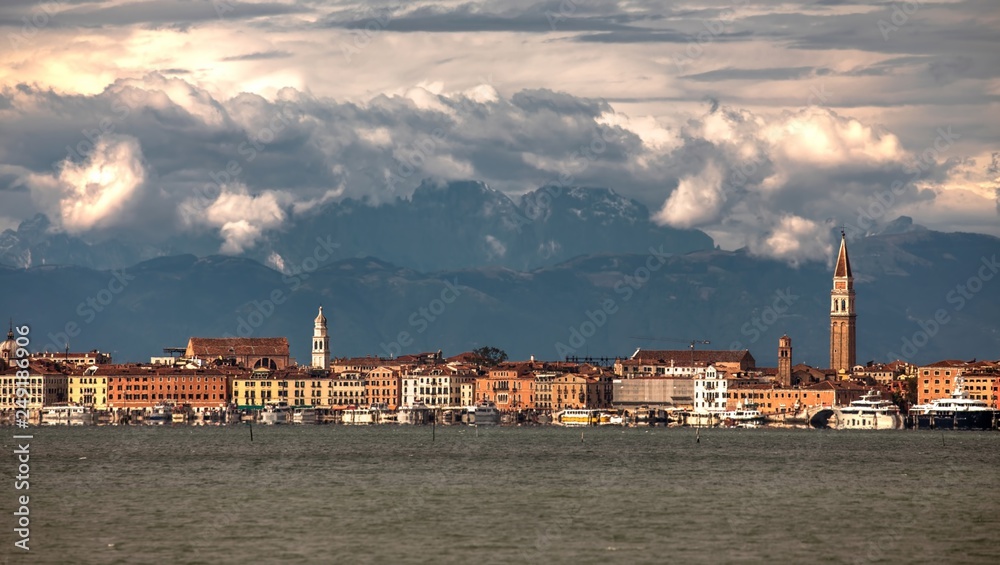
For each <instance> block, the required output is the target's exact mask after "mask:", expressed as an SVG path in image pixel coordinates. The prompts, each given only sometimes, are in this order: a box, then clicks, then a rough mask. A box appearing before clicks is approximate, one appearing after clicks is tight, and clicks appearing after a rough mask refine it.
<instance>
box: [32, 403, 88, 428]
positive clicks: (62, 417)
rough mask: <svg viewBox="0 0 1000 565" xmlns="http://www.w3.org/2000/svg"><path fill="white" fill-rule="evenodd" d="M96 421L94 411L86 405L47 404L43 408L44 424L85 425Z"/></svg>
mask: <svg viewBox="0 0 1000 565" xmlns="http://www.w3.org/2000/svg"><path fill="white" fill-rule="evenodd" d="M93 423H94V411H93V410H92V409H91V408H88V407H86V406H73V405H67V406H46V407H45V408H43V409H42V425H44V426H58V425H66V426H84V425H90V424H93Z"/></svg>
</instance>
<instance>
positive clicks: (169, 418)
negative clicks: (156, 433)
mask: <svg viewBox="0 0 1000 565" xmlns="http://www.w3.org/2000/svg"><path fill="white" fill-rule="evenodd" d="M173 416H174V406H173V404H170V403H169V402H160V403H157V404H156V405H154V406H153V407H152V408H150V409H149V413H148V414H147V415H146V417H145V418H144V421H145V422H146V423H147V424H152V425H155V426H162V425H163V424H169V423H171V422H173Z"/></svg>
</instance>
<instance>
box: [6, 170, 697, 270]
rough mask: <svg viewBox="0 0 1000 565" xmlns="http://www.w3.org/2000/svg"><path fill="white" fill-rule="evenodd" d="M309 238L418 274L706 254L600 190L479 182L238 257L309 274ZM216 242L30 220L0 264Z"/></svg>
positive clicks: (367, 208)
mask: <svg viewBox="0 0 1000 565" xmlns="http://www.w3.org/2000/svg"><path fill="white" fill-rule="evenodd" d="M151 231H155V232H161V231H170V230H169V229H167V228H166V227H164V228H162V229H158V230H151ZM317 239H319V240H322V241H326V242H329V243H328V244H327V246H326V247H327V251H328V252H327V251H324V253H323V255H328V256H329V257H328V259H327V260H329V259H346V258H356V257H369V256H371V257H378V258H380V259H382V260H385V261H388V262H390V263H393V264H395V265H399V266H401V267H408V268H411V269H417V270H420V271H438V270H442V269H461V268H468V267H487V266H495V267H507V268H511V269H518V270H525V269H534V268H538V267H542V266H548V265H555V264H557V263H559V262H561V261H565V260H567V259H570V258H572V257H575V256H578V255H585V254H592V253H641V252H643V251H644V250H645V249H646V248H647V247H648V246H649V245H650V244H651V243H653V242H655V243H656V244H657V245H663V246H664V247H665V248H666V249H668V250H669V251H670V252H672V253H685V252H688V251H696V250H705V249H711V248H712V247H713V242H712V239H711V238H710V237H709V236H707V235H706V234H704V233H703V232H701V231H698V230H680V229H674V228H670V227H663V226H658V225H656V224H654V223H652V222H651V221H650V219H649V210H648V209H647V208H646V207H645V206H644V205H643V204H641V203H639V202H638V201H636V200H633V199H630V198H626V197H624V196H621V195H620V194H618V193H616V192H614V191H613V190H610V189H606V188H584V187H559V186H551V185H550V186H543V187H541V188H538V189H537V190H534V191H531V192H528V193H525V194H523V195H522V196H520V197H519V198H518V200H517V201H516V202H515V201H514V200H512V199H511V198H510V197H508V196H507V195H506V194H504V193H502V192H500V191H498V190H495V189H493V188H490V187H489V186H487V185H486V184H484V183H481V182H472V181H468V182H450V183H445V184H436V183H432V182H429V181H425V182H423V183H422V184H421V185H420V186H419V187H417V189H416V190H415V191H414V193H413V194H412V195H411V196H410V197H409V198H397V199H395V200H393V201H391V202H388V203H384V204H381V205H378V206H372V205H369V204H368V203H366V202H361V201H358V200H353V199H345V200H342V201H338V202H328V203H326V204H324V205H320V206H314V207H312V208H310V209H308V210H304V211H300V212H298V213H296V214H294V215H293V216H292V221H290V222H287V223H286V224H285V225H284V226H283V227H281V228H276V229H272V230H268V231H266V232H265V233H264V234H263V237H262V239H261V241H260V242H258V244H257V245H256V246H254V247H252V248H250V249H248V250H246V251H245V252H244V253H242V254H240V256H242V257H247V258H251V259H255V260H257V261H259V262H261V263H264V264H267V265H270V266H273V267H275V268H276V269H278V270H281V271H284V272H292V271H294V270H295V269H297V268H302V267H303V263H305V267H306V268H309V267H310V265H312V263H311V261H314V260H315V259H316V258H315V257H314V256H313V255H314V253H313V252H314V248H315V247H316V243H317ZM222 243H223V240H222V238H221V237H219V236H218V234H214V233H208V232H197V233H194V232H192V233H187V232H179V233H175V234H173V235H171V236H169V237H165V238H162V239H155V240H154V239H152V238H149V240H147V241H143V240H141V239H139V238H137V237H135V234H128V235H125V236H123V235H120V234H119V235H118V236H116V237H105V238H104V239H101V240H96V241H88V240H85V239H84V238H81V237H77V236H70V235H67V234H65V233H61V232H59V231H57V230H55V229H54V228H53V225H52V222H50V221H49V219H48V218H47V217H45V216H44V215H38V216H36V217H34V218H32V219H30V220H27V221H25V222H22V223H21V225H20V226H19V227H18V229H16V230H12V229H8V230H5V231H4V232H3V233H0V263H4V264H7V265H11V266H16V267H35V266H41V265H78V266H83V267H90V268H94V269H115V268H121V267H126V266H129V265H134V264H136V263H138V262H140V261H144V260H147V259H152V258H155V257H162V256H170V255H178V254H183V253H192V254H194V255H197V256H205V255H210V254H213V253H218V252H219V250H220V248H221V247H222ZM331 248H332V249H331Z"/></svg>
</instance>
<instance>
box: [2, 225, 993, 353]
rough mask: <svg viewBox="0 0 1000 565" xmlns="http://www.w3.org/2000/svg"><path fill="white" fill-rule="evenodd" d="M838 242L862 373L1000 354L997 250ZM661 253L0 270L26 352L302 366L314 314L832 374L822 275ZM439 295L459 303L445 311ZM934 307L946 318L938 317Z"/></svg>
mask: <svg viewBox="0 0 1000 565" xmlns="http://www.w3.org/2000/svg"><path fill="white" fill-rule="evenodd" d="M849 248H850V255H851V263H852V268H853V270H854V274H855V277H856V288H857V293H858V295H857V296H858V297H857V307H858V361H859V362H861V363H864V362H866V361H868V360H875V361H886V360H889V358H890V357H893V358H894V357H896V356H905V357H906V358H908V359H910V360H912V361H915V362H918V363H925V362H929V361H935V360H939V359H942V358H960V359H961V358H973V357H979V358H991V359H995V358H1000V327H998V322H997V320H1000V277H998V276H996V275H997V273H996V270H1000V265H998V264H997V262H996V261H997V255H998V254H1000V239H998V238H995V237H991V236H986V235H979V234H966V233H947V234H946V233H940V232H934V231H930V230H909V231H902V232H901V233H886V234H883V235H875V236H870V237H866V238H861V239H858V240H856V241H852V242H850V244H849ZM665 249H666V247H664V251H660V250H659V248H654V251H655V252H653V253H651V252H650V251H649V250H648V249H647V250H643V251H642V252H640V253H597V254H588V255H580V256H576V257H574V258H572V259H569V260H566V261H562V262H560V263H557V264H554V265H550V266H544V267H538V268H534V269H523V270H519V269H511V268H508V267H503V266H485V267H476V268H459V269H441V270H435V271H421V270H417V269H412V268H408V267H402V266H397V265H395V264H393V263H392V262H389V261H386V260H383V259H376V258H373V257H362V258H346V259H338V260H330V261H328V262H326V263H323V264H321V265H318V266H317V267H316V268H315V269H313V270H309V271H307V272H300V273H297V274H289V273H285V274H283V273H280V272H277V271H275V270H274V269H272V268H269V267H267V266H265V265H263V264H261V263H260V262H258V261H255V260H253V259H249V258H240V257H226V256H217V255H215V256H206V257H202V258H198V257H196V256H194V255H179V256H170V257H160V258H156V259H152V260H148V261H144V262H140V263H138V264H135V265H134V266H131V267H128V268H126V269H125V270H124V271H123V272H122V271H100V270H94V269H89V268H85V267H78V266H47V267H31V268H28V269H23V268H7V267H0V288H3V289H4V291H5V292H4V293H2V294H0V315H3V316H13V318H14V320H15V321H16V322H17V323H22V322H24V323H28V324H30V325H31V327H32V344H33V347H34V348H42V347H45V346H46V345H49V346H50V347H51V348H55V349H61V348H62V347H63V343H64V342H65V341H67V340H68V341H69V343H70V347H71V348H72V349H74V350H79V349H90V348H99V349H102V350H105V351H108V350H110V351H111V352H112V353H113V354H114V355H115V356H116V357H117V358H118V359H120V360H141V359H145V358H148V357H149V356H150V355H156V354H159V353H160V351H161V349H162V348H163V347H167V346H182V345H184V343H185V342H186V340H187V338H188V337H190V336H194V335H198V336H222V335H226V334H229V335H238V334H239V333H240V328H245V329H248V330H249V331H250V333H251V335H256V336H285V337H288V338H289V340H290V343H291V347H292V352H293V355H294V356H295V357H296V358H297V359H298V360H300V361H301V362H308V360H309V343H310V336H311V332H312V319H313V318H314V317H315V314H316V308H317V307H318V306H319V305H322V306H324V313H326V315H327V317H328V318H329V320H330V333H331V350H332V351H333V353H334V355H337V356H346V355H352V356H353V355H366V354H370V355H388V354H398V353H399V352H414V351H436V350H437V349H443V350H444V351H445V352H447V353H457V352H460V351H465V350H469V349H472V348H475V347H480V346H483V345H492V346H496V347H500V348H503V349H505V350H506V351H507V352H508V353H509V354H510V355H511V357H512V358H515V359H516V358H527V357H528V356H530V355H534V356H536V357H537V358H539V359H554V358H557V357H560V356H561V355H562V354H564V353H565V352H566V348H567V347H568V348H570V349H572V353H574V354H578V355H594V356H605V355H611V356H615V355H621V356H626V355H629V354H631V353H632V352H633V351H634V350H635V348H636V347H637V346H644V347H647V348H648V347H651V346H654V344H655V342H649V341H636V340H635V339H632V337H631V336H639V337H651V338H657V337H673V338H681V339H708V340H710V341H711V342H712V343H711V345H708V346H705V347H706V348H718V349H729V348H734V349H742V348H749V349H750V350H751V351H752V352H753V354H754V356H755V357H756V358H757V360H758V363H759V364H760V365H773V364H774V363H775V357H776V348H777V339H778V337H779V336H781V335H782V334H783V333H787V334H788V335H789V336H790V337H792V340H793V348H794V353H793V360H794V361H795V362H796V363H798V362H805V363H809V364H811V365H813V366H820V367H824V366H826V364H827V363H828V361H829V360H828V351H829V350H828V336H829V319H828V315H829V312H828V308H829V292H830V286H831V276H832V274H831V271H830V267H829V266H827V265H821V264H816V263H812V264H807V265H804V266H801V267H799V268H793V267H790V266H788V265H786V264H783V263H779V262H775V261H770V260H763V259H759V258H755V257H752V256H750V255H749V254H748V253H747V252H746V251H744V250H740V251H734V252H733V251H721V250H714V249H709V250H701V251H695V252H691V253H687V254H670V253H666V252H665ZM987 277H989V278H987ZM114 281H117V282H114ZM123 281H124V282H123ZM450 286H452V287H454V288H456V289H458V293H457V296H456V297H454V299H453V300H451V301H450V302H445V301H443V300H442V297H443V296H446V295H445V294H444V293H445V292H446V291H447V289H449V287H450ZM116 289H117V292H116ZM447 296H450V295H447ZM960 297H961V298H960ZM939 311H942V312H943V313H944V315H945V317H946V318H947V322H945V323H936V322H933V320H935V318H936V316H937V315H938V313H939ZM248 321H257V322H258V323H257V324H256V325H253V327H250V325H245V324H248ZM69 330H73V332H70V331H69ZM921 332H923V334H921ZM69 333H74V334H75V335H72V336H70V335H69ZM928 334H933V335H928ZM908 343H909V344H911V345H910V346H908V345H907V344H908ZM560 345H562V346H564V347H563V348H560ZM671 347H672V346H671ZM910 349H912V351H910Z"/></svg>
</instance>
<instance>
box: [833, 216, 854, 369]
mask: <svg viewBox="0 0 1000 565" xmlns="http://www.w3.org/2000/svg"><path fill="white" fill-rule="evenodd" d="M856 322H857V313H856V312H855V309H854V274H853V273H852V272H851V261H850V260H849V259H848V257H847V236H846V235H845V234H844V232H840V253H839V254H838V255H837V264H836V266H835V267H834V270H833V289H832V290H831V291H830V368H831V369H833V370H834V371H836V372H838V373H850V372H851V371H852V370H853V369H854V364H855V359H856V351H855V348H856V346H857V339H856V331H855V325H856Z"/></svg>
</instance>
